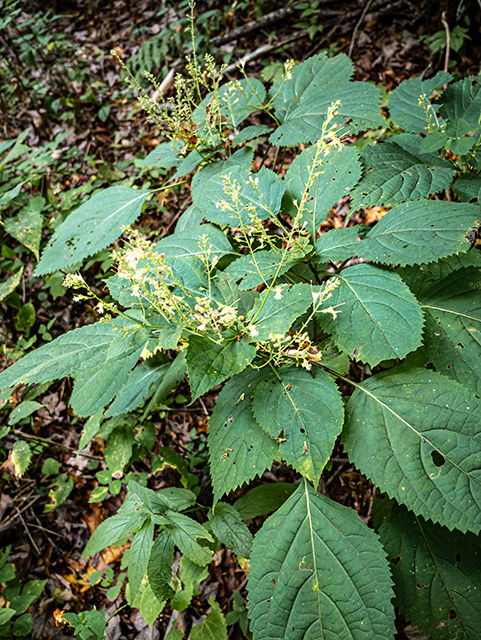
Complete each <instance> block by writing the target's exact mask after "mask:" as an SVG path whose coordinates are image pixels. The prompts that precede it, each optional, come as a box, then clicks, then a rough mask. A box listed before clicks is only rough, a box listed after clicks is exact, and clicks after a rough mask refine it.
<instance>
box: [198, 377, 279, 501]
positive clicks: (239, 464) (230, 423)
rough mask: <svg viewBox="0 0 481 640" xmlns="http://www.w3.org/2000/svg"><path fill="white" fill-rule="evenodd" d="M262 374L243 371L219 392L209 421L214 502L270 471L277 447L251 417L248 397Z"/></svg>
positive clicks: (249, 398) (249, 397)
mask: <svg viewBox="0 0 481 640" xmlns="http://www.w3.org/2000/svg"><path fill="white" fill-rule="evenodd" d="M264 376H265V373H264V371H257V370H256V369H251V368H248V369H245V370H244V371H243V372H242V373H240V374H239V375H237V376H235V377H234V378H233V379H232V380H230V381H229V382H228V383H227V384H226V385H225V386H224V388H223V389H222V391H221V392H220V395H219V398H218V399H217V402H216V405H215V408H214V411H213V413H212V416H211V418H210V420H209V432H208V443H209V461H210V472H211V475H212V484H213V491H214V500H215V502H217V501H218V500H220V498H221V497H222V496H223V495H224V494H226V493H229V491H232V490H233V489H235V488H236V487H239V486H241V485H242V484H243V483H244V482H249V480H252V479H253V478H254V477H255V476H256V475H262V474H263V473H264V471H265V470H266V469H268V468H270V466H271V464H272V462H273V461H274V458H275V457H276V454H278V450H279V445H278V444H277V442H276V441H275V440H273V439H272V438H271V437H270V436H268V435H267V433H266V432H265V431H264V429H262V428H261V427H260V426H259V424H258V422H257V420H256V419H255V418H254V416H253V414H252V407H251V396H252V394H253V391H254V389H255V388H256V386H257V385H258V384H259V383H260V382H261V380H262V379H263V377H264Z"/></svg>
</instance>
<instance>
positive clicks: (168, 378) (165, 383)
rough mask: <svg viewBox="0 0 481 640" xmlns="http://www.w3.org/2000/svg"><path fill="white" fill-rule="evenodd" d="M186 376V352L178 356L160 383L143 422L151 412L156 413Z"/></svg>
mask: <svg viewBox="0 0 481 640" xmlns="http://www.w3.org/2000/svg"><path fill="white" fill-rule="evenodd" d="M184 375H185V351H180V353H178V354H177V356H176V357H175V359H174V361H173V362H172V364H171V365H170V367H169V368H168V369H167V371H166V372H165V374H164V377H163V378H162V381H161V382H160V384H159V386H158V387H157V389H156V390H155V393H154V395H153V396H152V399H151V400H150V402H149V404H148V405H147V407H146V408H145V411H144V413H143V414H142V418H141V420H142V421H143V420H145V418H146V416H147V415H149V413H150V412H151V411H154V410H155V409H156V408H157V407H158V406H159V405H160V404H161V403H162V402H163V401H164V400H165V399H166V398H167V396H168V395H169V393H170V392H171V391H172V388H173V387H174V385H175V384H177V382H179V381H180V380H182V379H183V378H184Z"/></svg>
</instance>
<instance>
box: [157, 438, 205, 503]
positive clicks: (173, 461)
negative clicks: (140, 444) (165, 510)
mask: <svg viewBox="0 0 481 640" xmlns="http://www.w3.org/2000/svg"><path fill="white" fill-rule="evenodd" d="M165 466H169V467H172V468H173V469H177V471H178V472H179V473H180V476H181V482H182V484H183V485H184V487H188V486H189V485H194V484H197V483H198V482H199V479H198V477H197V476H196V475H194V474H192V473H190V472H189V465H188V464H187V462H186V460H185V458H184V457H183V456H181V455H180V453H177V451H173V450H172V449H169V447H161V448H160V449H159V456H158V458H154V459H153V460H152V473H156V472H157V471H162V469H164V467H165ZM189 493H190V492H189ZM182 501H183V498H180V500H179V499H178V498H176V500H175V504H174V506H172V507H171V508H173V509H174V511H182V509H184V508H185V507H180V506H179V502H180V503H182V504H183V502H182ZM159 502H162V504H164V505H165V504H166V499H165V498H162V499H161V498H159ZM168 504H169V505H170V504H171V503H170V499H169V502H168Z"/></svg>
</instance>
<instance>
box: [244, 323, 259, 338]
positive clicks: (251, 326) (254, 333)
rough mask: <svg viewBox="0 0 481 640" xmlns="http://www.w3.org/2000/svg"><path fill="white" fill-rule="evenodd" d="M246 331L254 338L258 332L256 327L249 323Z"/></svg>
mask: <svg viewBox="0 0 481 640" xmlns="http://www.w3.org/2000/svg"><path fill="white" fill-rule="evenodd" d="M247 331H248V332H249V335H250V337H251V338H255V337H256V336H258V335H259V332H258V331H257V329H256V328H255V327H254V325H253V324H250V325H249V326H248V327H247Z"/></svg>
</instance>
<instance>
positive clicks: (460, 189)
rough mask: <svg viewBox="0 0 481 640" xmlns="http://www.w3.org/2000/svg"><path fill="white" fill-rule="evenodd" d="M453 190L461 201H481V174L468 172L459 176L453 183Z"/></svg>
mask: <svg viewBox="0 0 481 640" xmlns="http://www.w3.org/2000/svg"><path fill="white" fill-rule="evenodd" d="M453 190H454V193H455V194H456V197H457V198H458V199H459V200H461V202H469V201H470V200H474V199H477V200H478V202H481V175H474V174H472V173H466V174H465V175H463V176H459V178H458V179H457V180H456V182H455V183H454V184H453Z"/></svg>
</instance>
